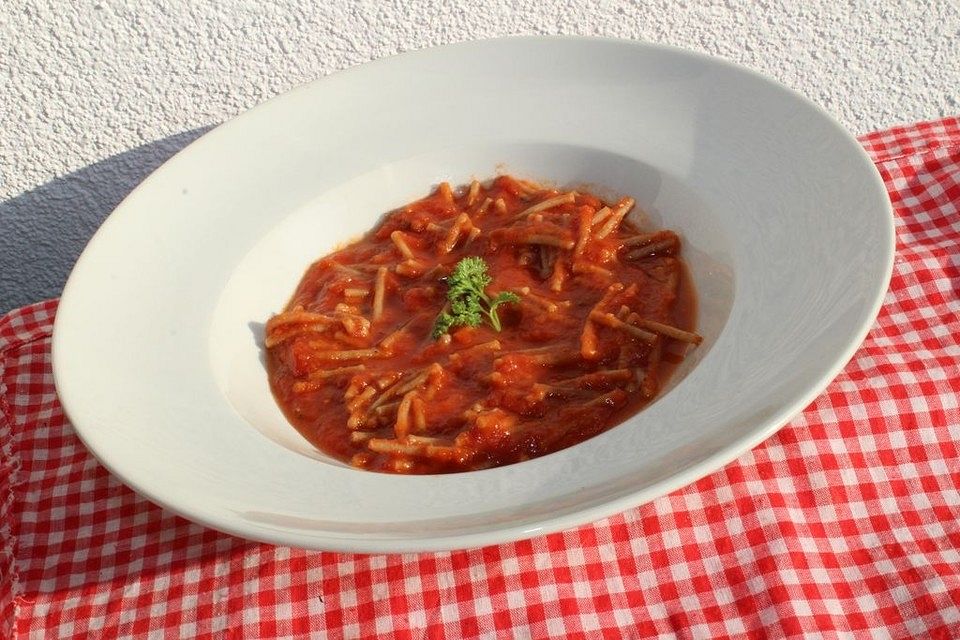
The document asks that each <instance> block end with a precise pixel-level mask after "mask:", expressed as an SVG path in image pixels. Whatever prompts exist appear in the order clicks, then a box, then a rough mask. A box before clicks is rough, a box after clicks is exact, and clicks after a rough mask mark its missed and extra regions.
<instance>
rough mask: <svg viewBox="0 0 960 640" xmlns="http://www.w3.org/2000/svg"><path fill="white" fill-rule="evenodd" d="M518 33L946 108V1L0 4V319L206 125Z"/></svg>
mask: <svg viewBox="0 0 960 640" xmlns="http://www.w3.org/2000/svg"><path fill="white" fill-rule="evenodd" d="M520 33H540V34H556V33H571V34H588V35H605V36H615V37H620V38H634V39H641V40H647V41H652V42H664V43H670V44H674V45H679V46H682V47H688V48H691V49H697V50H700V51H706V52H708V53H711V54H714V55H719V56H723V57H725V58H729V59H731V60H734V61H736V62H739V63H741V64H744V65H746V66H748V67H752V68H754V69H757V70H759V71H761V72H763V73H765V74H767V75H769V76H772V77H773V78H776V79H778V80H780V81H781V82H783V83H785V84H787V85H788V86H791V87H793V88H795V89H798V90H799V91H801V92H802V93H804V94H806V95H807V96H808V97H810V98H811V99H813V100H814V101H815V102H817V103H819V104H820V105H822V106H823V107H825V108H826V109H827V110H828V111H830V112H831V113H833V114H834V115H836V116H837V117H838V118H839V119H840V120H841V121H842V122H843V123H844V124H845V125H846V126H847V127H848V128H850V129H851V130H852V131H853V132H855V133H863V132H866V131H869V130H871V129H876V128H880V127H885V126H888V125H892V124H895V123H900V122H908V121H914V120H920V119H930V118H936V117H938V116H940V115H943V114H947V113H956V112H958V111H960V0H930V2H926V3H924V2H902V3H901V2H889V3H882V2H863V3H861V2H838V1H835V0H834V1H823V2H806V1H804V0H783V1H777V0H759V1H756V2H749V1H739V0H724V1H717V2H689V1H687V2H672V1H670V0H651V1H648V2H640V3H617V2H585V1H581V0H569V1H567V2H559V3H558V2H534V1H532V0H498V1H497V2H488V3H483V5H482V6H479V3H477V2H475V1H473V0H451V1H449V2H442V3H441V2H403V1H400V0H393V1H392V2H382V3H378V2H356V3H346V2H322V1H319V0H292V1H290V2H287V3H283V2H271V1H268V0H265V1H257V0H249V1H240V0H235V1H232V2H230V1H221V2H216V3H215V2H181V1H177V0H140V1H135V0H130V1H128V2H117V1H112V0H101V1H99V2H98V1H95V0H83V1H74V2H67V1H66V0H60V1H58V0H0V203H2V204H0V312H2V311H5V310H8V309H10V308H12V307H15V306H18V305H21V304H25V303H28V302H33V301H36V300H39V299H41V298H46V297H50V296H55V295H57V294H58V293H59V291H60V288H61V287H62V284H63V281H64V280H65V278H66V276H67V274H68V272H69V270H70V267H71V265H72V264H73V261H74V260H75V259H76V256H77V255H78V254H79V252H80V250H81V249H82V247H83V245H84V244H85V243H86V241H87V239H89V237H90V235H91V234H92V233H93V232H94V230H95V229H96V228H97V226H98V225H99V224H100V222H102V220H103V219H104V218H105V217H106V215H107V214H108V213H109V212H110V211H111V210H112V209H113V207H114V206H116V204H117V203H118V202H119V201H120V200H121V199H122V198H123V196H124V195H126V194H127V193H128V192H129V191H130V189H132V188H133V187H134V186H135V185H136V184H137V183H138V182H139V181H140V180H142V179H143V177H144V176H146V175H147V174H148V173H149V172H150V171H152V170H153V169H155V168H156V167H157V166H159V165H160V164H161V163H162V162H163V161H164V160H165V159H167V158H168V157H169V156H170V155H171V154H173V153H174V152H176V151H177V150H179V149H180V148H182V147H183V146H184V145H186V144H187V143H189V142H190V141H192V140H193V139H195V138H196V137H197V136H199V135H200V134H202V133H203V131H205V130H206V129H208V128H209V127H211V126H213V125H215V124H217V123H219V122H222V121H223V120H225V119H227V118H230V117H231V116H233V115H235V114H237V113H240V112H241V111H243V110H245V109H247V108H249V107H251V106H253V105H255V104H257V103H259V102H262V101H263V100H266V99H267V98H270V97H271V96H274V95H276V94H278V93H280V92H282V91H285V90H287V89H289V88H290V87H293V86H295V85H297V84H300V83H302V82H305V81H308V80H312V79H314V78H318V77H320V76H323V75H325V74H328V73H331V72H333V71H336V70H338V69H343V68H345V67H349V66H352V65H356V64H359V63H362V62H366V61H368V60H371V59H374V58H380V57H382V56H387V55H390V54H393V53H397V52H400V51H405V50H408V49H417V48H421V47H427V46H431V45H437V44H442V43H447V42H456V41H459V40H465V39H474V38H485V37H490V36H495V35H504V34H520Z"/></svg>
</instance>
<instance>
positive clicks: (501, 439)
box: [266, 176, 700, 473]
mask: <svg viewBox="0 0 960 640" xmlns="http://www.w3.org/2000/svg"><path fill="white" fill-rule="evenodd" d="M632 205H633V202H632V200H630V199H629V198H624V199H622V200H620V201H619V202H616V203H604V202H603V201H601V200H600V199H599V198H597V197H595V196H594V195H591V194H590V193H585V192H582V191H581V192H566V191H557V190H553V189H547V188H544V187H541V186H539V185H536V184H532V183H529V182H525V181H521V180H517V179H515V178H512V177H510V176H499V177H497V178H496V179H494V180H492V181H491V182H490V183H488V184H486V185H481V184H479V183H477V182H474V183H473V184H471V185H470V186H468V187H463V188H461V189H459V190H457V191H454V190H452V189H451V188H450V187H449V186H448V185H446V184H445V183H444V184H441V185H440V187H439V188H437V189H436V191H435V192H434V193H432V194H430V195H429V196H427V197H426V198H423V199H422V200H419V201H416V202H413V203H411V204H409V205H407V206H404V207H401V208H399V209H397V210H395V211H393V212H391V213H390V214H388V215H387V216H385V218H384V219H383V220H382V221H381V223H380V224H379V225H378V226H377V227H376V228H375V229H373V230H372V231H370V232H369V233H368V234H367V235H365V236H364V237H363V238H362V239H360V240H358V241H357V242H354V243H352V244H350V245H349V246H347V247H345V248H343V249H340V250H338V251H336V252H334V253H331V254H330V255H327V256H325V257H323V258H321V259H320V260H318V261H317V262H315V263H314V264H313V265H311V266H310V268H309V269H308V270H307V272H306V273H305V275H304V276H303V278H302V280H301V282H300V284H299V286H298V287H297V289H296V292H295V293H294V295H293V297H292V299H291V300H290V302H289V304H288V306H287V308H286V309H285V311H283V312H282V313H280V314H278V315H276V316H274V317H273V318H271V319H270V321H269V322H268V323H267V336H266V348H267V368H268V374H269V378H270V384H271V388H272V390H273V393H274V396H275V397H276V400H277V402H278V404H279V406H280V407H281V408H282V409H283V411H284V414H285V415H286V416H287V418H288V419H289V420H290V422H291V423H292V424H293V425H294V426H295V427H296V428H297V430H298V431H299V432H300V433H301V434H302V435H303V436H304V437H305V438H307V439H308V440H309V441H310V442H311V443H313V444H314V445H315V446H316V447H318V448H319V449H320V450H322V451H324V452H325V453H327V454H329V455H331V456H333V457H335V458H337V459H340V460H343V461H347V462H349V463H351V464H353V465H354V466H356V467H358V468H362V469H368V470H373V471H384V472H394V473H446V472H456V471H469V470H476V469H484V468H489V467H494V466H498V465H504V464H511V463H515V462H520V461H522V460H526V459H529V458H533V457H536V456H541V455H544V454H548V453H551V452H554V451H557V450H559V449H563V448H565V447H569V446H571V445H574V444H577V443H579V442H582V441H584V440H586V439H588V438H591V437H593V436H595V435H597V434H599V433H601V432H603V431H605V430H607V429H609V428H611V427H613V426H614V425H616V424H619V423H621V422H623V421H624V420H625V419H626V418H628V417H629V416H631V415H632V414H634V413H636V412H637V411H639V410H640V409H641V408H643V406H644V405H646V404H647V403H649V402H650V401H651V400H652V399H653V398H654V397H655V396H656V394H657V393H658V391H659V389H660V388H661V387H662V385H663V384H664V382H665V381H666V379H667V377H668V376H669V374H670V372H671V371H672V369H673V368H674V366H675V364H676V362H678V361H679V360H680V359H682V356H683V354H684V353H685V352H686V350H687V349H689V348H691V346H694V345H696V344H698V343H699V342H700V337H699V336H697V335H696V334H695V333H693V332H692V330H693V326H694V324H695V316H696V304H695V298H694V293H693V287H692V285H691V282H690V278H689V275H688V273H687V270H686V268H685V266H684V264H683V262H682V260H681V258H680V239H679V237H678V236H677V235H676V234H675V233H673V232H671V231H650V230H641V229H638V228H637V227H636V226H635V225H634V224H633V223H632V222H631V221H630V220H629V219H627V218H626V217H625V215H626V213H627V212H628V211H629V209H630V207H632ZM472 256H476V257H480V258H482V259H483V261H484V262H485V263H486V265H487V269H488V274H489V277H490V278H491V282H490V283H489V285H487V287H486V293H487V294H488V295H489V296H491V297H492V296H494V295H496V294H497V293H498V292H503V291H510V292H513V293H515V294H516V296H518V297H519V302H510V303H504V304H502V305H500V306H499V307H498V308H497V315H498V318H499V320H500V322H501V330H500V331H497V330H495V329H494V327H493V326H492V325H491V323H490V322H489V321H484V322H482V323H481V324H479V325H478V326H454V327H452V328H451V329H449V331H447V332H446V333H444V334H442V335H440V336H435V335H434V333H435V332H434V328H435V324H436V321H437V318H438V316H439V315H440V314H441V313H443V312H444V311H445V310H447V309H448V308H449V307H448V297H447V294H448V279H449V277H450V274H451V273H452V272H453V270H454V268H455V267H456V265H457V264H458V263H459V262H460V261H461V260H462V259H463V258H465V257H472Z"/></svg>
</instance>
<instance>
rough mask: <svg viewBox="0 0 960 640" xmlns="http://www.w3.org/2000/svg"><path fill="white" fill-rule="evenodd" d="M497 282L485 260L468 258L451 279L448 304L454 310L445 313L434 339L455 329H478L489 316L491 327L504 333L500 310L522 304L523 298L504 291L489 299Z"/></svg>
mask: <svg viewBox="0 0 960 640" xmlns="http://www.w3.org/2000/svg"><path fill="white" fill-rule="evenodd" d="M492 281H493V279H492V278H491V277H490V276H489V275H488V274H487V263H486V262H484V260H483V258H478V257H470V258H464V259H463V260H461V261H460V262H458V263H457V266H455V267H454V268H453V273H451V274H450V277H448V278H447V300H449V301H450V310H449V311H447V312H445V313H441V314H440V316H439V317H438V318H437V323H436V324H435V325H434V327H433V337H434V339H436V338H439V337H440V336H442V335H443V334H445V333H447V332H448V331H449V330H450V329H451V328H452V327H459V326H467V327H476V326H478V325H479V324H480V323H481V322H483V317H484V316H486V318H487V321H488V322H489V323H490V326H491V327H493V328H494V329H495V330H496V331H500V317H499V316H498V315H497V307H499V306H500V305H501V304H503V303H505V302H520V296H518V295H517V294H515V293H513V292H511V291H501V292H500V293H498V294H497V295H495V296H494V297H493V298H491V297H490V296H488V295H487V293H486V291H484V290H485V289H486V288H487V285H488V284H490V283H491V282H492Z"/></svg>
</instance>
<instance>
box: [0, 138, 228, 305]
mask: <svg viewBox="0 0 960 640" xmlns="http://www.w3.org/2000/svg"><path fill="white" fill-rule="evenodd" d="M212 128H213V127H212V126H207V127H200V128H197V129H192V130H190V131H184V132H182V133H178V134H176V135H173V136H170V137H168V138H163V139H161V140H156V141H154V142H150V143H148V144H145V145H143V146H140V147H137V148H135V149H130V150H129V151H124V152H123V153H119V154H117V155H115V156H112V157H110V158H107V159H105V160H101V161H100V162H95V163H94V164H91V165H89V166H86V167H84V168H83V169H79V170H78V171H74V172H73V173H70V174H67V175H65V176H61V177H59V178H55V179H53V180H51V181H50V182H48V183H46V184H44V185H41V186H39V187H37V188H35V189H31V190H30V191H27V192H25V193H22V194H21V195H19V196H16V197H13V198H10V199H9V200H5V201H4V202H0V229H2V230H3V232H2V233H0V314H2V313H6V312H7V311H10V310H11V309H14V308H16V307H19V306H22V305H25V304H29V303H31V302H37V301H40V300H44V299H46V298H54V297H56V296H59V295H60V291H61V290H62V289H63V284H64V282H66V279H67V276H68V275H69V273H70V269H71V268H73V264H74V262H76V260H77V257H78V256H79V255H80V252H81V251H82V250H83V248H84V247H85V246H86V244H87V242H88V241H89V240H90V237H91V236H93V233H94V232H95V231H96V230H97V228H99V227H100V225H101V224H102V223H103V221H104V220H105V219H106V217H107V216H108V215H109V214H110V212H112V211H113V210H114V209H115V208H116V206H117V205H118V204H120V201H121V200H123V199H124V198H125V197H126V196H127V194H129V193H130V192H131V191H132V190H133V188H134V187H136V186H137V185H138V184H140V183H141V182H142V181H143V179H144V178H146V177H147V176H148V175H149V174H150V173H152V172H153V171H154V170H155V169H156V168H157V167H159V166H160V165H161V164H163V163H164V162H166V161H167V160H168V159H169V158H170V157H171V156H172V155H173V154H175V153H176V152H178V151H180V150H181V149H183V148H184V147H185V146H187V145H188V144H190V143H191V142H193V141H194V140H196V139H197V138H199V137H200V136H202V135H203V134H204V133H206V132H207V131H209V130H210V129H212Z"/></svg>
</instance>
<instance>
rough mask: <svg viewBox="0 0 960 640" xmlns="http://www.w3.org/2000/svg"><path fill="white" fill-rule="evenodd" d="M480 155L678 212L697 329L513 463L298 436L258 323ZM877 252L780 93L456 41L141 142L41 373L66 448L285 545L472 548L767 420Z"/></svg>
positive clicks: (870, 187) (80, 268) (644, 55)
mask: <svg viewBox="0 0 960 640" xmlns="http://www.w3.org/2000/svg"><path fill="white" fill-rule="evenodd" d="M503 169H506V170H508V171H511V172H513V173H516V174H520V175H524V176H529V177H535V178H546V179H550V180H553V181H556V182H560V183H564V182H569V183H583V182H588V183H595V184H599V185H602V186H603V187H605V188H606V189H607V190H609V191H610V192H611V193H623V194H630V195H633V196H634V197H636V198H637V201H638V203H639V207H640V209H643V210H644V211H645V212H646V213H647V215H648V217H649V219H650V221H651V222H652V223H654V224H656V225H662V226H668V227H670V228H672V229H677V230H679V231H680V232H681V234H682V235H683V236H684V239H685V242H686V244H685V247H686V249H685V251H686V256H687V259H688V262H689V263H690V265H691V269H692V271H693V276H694V280H695V282H696V284H697V287H698V289H699V295H700V301H701V314H700V331H701V333H702V334H703V335H704V337H705V342H704V344H703V345H702V346H701V347H700V348H698V349H697V350H696V351H694V352H693V355H692V356H691V357H690V358H689V359H688V362H687V363H686V365H685V366H684V368H683V370H682V371H681V372H680V374H679V375H678V376H676V378H675V379H674V385H673V387H672V388H671V389H670V390H669V391H668V392H667V393H666V394H665V395H664V396H662V397H661V398H660V399H659V400H658V401H657V402H656V403H654V404H653V405H652V406H650V407H649V408H648V409H646V410H645V411H643V412H641V413H640V414H638V415H637V416H635V417H634V418H631V419H630V420H628V421H627V422H626V423H624V424H622V425H620V426H618V427H616V428H614V429H612V430H610V431H608V432H606V433H604V434H602V435H600V436H598V437H596V438H593V439H592V440H589V441H587V442H585V443H583V444H580V445H578V446H575V447H571V448H569V449H566V450H564V451H561V452H559V453H555V454H553V455H549V456H546V457H543V458H539V459H536V460H531V461H528V462H524V463H521V464H517V465H512V466H508V467H503V468H499V469H492V470H487V471H479V472H471V473H463V474H453V475H445V476H418V477H398V476H391V475H385V474H377V473H369V472H363V471H357V470H354V469H351V468H349V467H347V466H345V465H343V464H341V463H339V462H336V461H333V460H331V459H329V458H326V457H325V456H324V455H322V454H321V453H319V452H317V451H315V450H312V449H311V447H310V446H309V445H308V444H307V443H306V442H305V441H304V440H303V439H302V438H300V436H299V435H298V434H297V433H296V432H295V431H294V430H293V428H292V427H290V426H289V425H288V424H287V423H286V421H285V420H284V419H283V417H282V415H281V414H280V412H279V411H278V410H277V408H276V405H275V404H274V402H273V399H272V398H271V396H270V393H269V390H268V386H267V381H266V376H265V373H264V370H263V367H262V365H261V362H260V352H259V348H258V344H257V340H258V339H259V336H260V331H261V329H262V323H263V322H264V321H265V320H266V319H267V318H268V317H269V316H270V314H271V313H273V312H276V311H278V310H279V309H280V308H281V307H282V306H283V304H284V303H285V301H286V300H287V298H288V296H289V295H290V294H291V293H292V291H293V289H294V287H295V286H296V284H297V282H298V280H299V277H300V275H301V274H302V273H303V271H304V269H305V268H306V266H307V265H308V264H309V263H310V262H311V261H312V260H313V259H315V258H316V257H318V256H320V255H322V254H324V253H326V252H327V251H329V250H330V249H331V248H333V247H334V246H335V245H337V244H338V243H341V242H343V241H344V240H347V239H350V238H353V237H355V236H357V235H358V234H360V233H361V232H363V231H364V230H366V229H368V228H369V227H370V226H371V225H373V223H374V222H375V221H376V220H377V219H378V217H379V216H380V215H381V214H382V213H383V212H384V211H386V210H388V209H390V208H391V207H394V206H397V205H399V204H402V203H405V202H407V201H409V200H411V199H413V198H415V197H417V196H418V195H420V194H422V193H424V191H425V190H426V189H427V188H429V187H430V186H431V185H433V184H435V183H437V182H438V181H440V180H449V181H450V182H452V183H463V182H465V181H467V180H469V179H470V178H471V177H472V176H478V177H485V176H490V175H492V174H494V173H495V172H496V171H498V170H503ZM892 261H893V223H892V215H891V211H890V205H889V201H888V200H887V195H886V192H885V190H884V188H883V184H882V182H881V181H880V179H879V176H878V175H877V173H876V171H875V169H874V167H873V165H872V164H871V163H870V160H869V159H868V158H867V156H866V154H865V153H864V152H863V151H862V150H861V148H860V146H859V145H858V144H857V142H856V140H855V139H854V138H852V137H851V136H850V135H848V134H847V133H846V132H845V131H844V130H843V129H842V128H841V127H840V126H839V125H838V124H837V123H836V122H835V121H834V120H833V119H831V118H830V117H829V116H828V115H827V114H825V113H824V112H823V111H821V110H820V109H818V108H817V107H815V106H814V105H813V104H811V103H810V102H808V101H807V100H805V99H804V98H802V97H801V96H799V95H797V94H796V93H793V92H791V91H789V90H787V89H785V88H784V87H782V86H780V85H778V84H776V83H774V82H771V81H770V80H767V79H765V78H763V77H761V76H759V75H757V74H755V73H752V72H750V71H747V70H744V69H742V68H739V67H737V66H734V65H732V64H729V63H726V62H723V61H720V60H716V59H712V58H708V57H705V56H702V55H698V54H695V53H690V52H686V51H681V50H677V49H672V48H666V47H661V46H652V45H644V44H637V43H631V42H622V41H611V40H593V39H577V38H516V39H502V40H488V41H482V42H470V43H464V44H459V45H455V46H448V47H441V48H437V49H431V50H426V51H419V52H416V53H410V54H405V55H402V56H397V57H394V58H390V59H388V60H383V61H379V62H376V63H372V64H368V65H364V66H362V67H359V68H357V69H353V70H351V71H348V72H344V73H338V74H336V75H334V76H331V77H329V78H326V79H323V80H321V81H317V82H314V83H312V84H309V85H306V86H303V87H301V88H299V89H297V90H295V91H291V92H290V93H287V94H285V95H283V96H280V97H279V98H276V99H274V100H271V101H270V102H268V103H266V104H264V105H262V106H260V107H257V108H256V109H253V110H252V111H250V112H249V113H246V114H244V115H242V116H240V117H238V118H236V119H235V120H233V121H231V122H229V123H227V124H225V125H223V126H221V127H218V128H217V129H215V130H214V131H212V132H210V133H208V134H207V135H205V136H204V137H203V138H201V139H200V140H198V141H197V142H195V143H194V144H192V145H191V146H190V147H189V148H188V149H186V150H185V151H184V152H182V153H180V154H178V155H177V156H176V157H174V158H173V159H172V160H170V161H169V162H167V163H166V164H165V165H164V166H163V167H161V168H160V169H159V170H158V171H156V172H155V173H154V174H153V175H151V176H150V177H149V178H148V179H147V180H146V181H144V183H143V184H142V185H140V187H138V188H137V189H136V190H135V191H134V192H133V193H132V194H131V195H130V196H129V197H128V198H127V199H126V200H125V201H124V202H123V203H122V204H121V205H120V206H119V207H118V208H117V210H116V211H115V212H114V213H113V215H111V216H110V218H109V219H108V220H107V222H106V223H104V225H103V227H102V228H101V229H100V230H99V231H98V232H97V234H96V236H95V237H94V239H93V240H92V241H91V242H90V244H89V246H88V247H87V249H86V250H85V251H84V253H83V255H82V256H81V258H80V260H79V262H78V263H77V266H76V268H75V269H74V271H73V274H72V275H71V277H70V280H69V282H68V283H67V286H66V289H65V291H64V294H63V298H62V300H61V303H60V310H59V313H58V315H57V322H56V330H55V332H54V341H53V342H54V345H53V348H54V373H55V377H56V383H57V389H58V391H59V393H60V398H61V400H62V401H63V404H64V406H65V408H66V410H67V413H68V414H69V416H70V418H71V420H72V421H73V424H74V425H75V427H76V429H77V431H78V433H79V434H80V436H81V438H82V439H83V441H84V442H85V443H86V445H87V446H88V447H89V448H90V450H91V451H92V452H93V453H94V454H95V455H96V456H97V457H98V458H99V459H100V460H101V461H102V462H103V463H104V464H105V465H106V466H107V467H108V468H109V469H110V470H111V471H112V472H113V473H115V474H116V475H117V476H119V477H120V478H121V479H122V480H123V481H124V482H126V483H127V484H129V485H130V486H131V487H133V488H134V489H135V490H137V491H139V492H140V493H142V494H144V495H145V496H147V497H148V498H150V499H151V500H153V501H155V502H157V503H159V504H161V505H163V506H165V507H167V508H169V509H171V510H173V511H175V512H177V513H179V514H182V515H184V516H186V517H187V518H190V519H192V520H195V521H197V522H201V523H203V524H206V525H209V526H211V527H214V528H217V529H220V530H223V531H228V532H230V533H233V534H237V535H240V536H244V537H248V538H254V539H258V540H265V541H269V542H274V543H282V544H288V545H295V546H300V547H309V548H320V549H337V550H348V551H411V550H439V549H448V548H459V547H471V546H478V545H484V544H490V543H495V542H500V541H505V540H510V539H516V538H521V537H527V536H531V535H534V534H538V533H543V532H547V531H553V530H557V529H562V528H566V527H572V526H574V525H578V524H581V523H584V522H588V521H590V520H594V519H597V518H600V517H602V516H606V515H608V514H612V513H615V512H617V511H619V510H622V509H626V508H628V507H631V506H634V505H637V504H640V503H642V502H645V501H648V500H650V499H652V498H654V497H656V496H659V495H662V494H664V493H667V492H669V491H671V490H673V489H676V488H678V487H680V486H682V485H685V484H687V483H689V482H691V481H693V480H696V479H697V478H699V477H701V476H703V475H704V474H706V473H709V472H710V471H713V470H715V469H717V468H718V467H720V466H722V465H723V464H725V463H726V462H728V461H730V460H732V459H733V458H735V457H736V456H737V455H738V454H740V453H742V452H744V451H745V450H747V449H748V448H750V447H752V446H754V445H756V444H757V443H759V442H760V441H762V440H763V439H764V438H767V437H768V436H770V435H771V434H772V433H773V432H774V431H775V430H776V429H777V428H778V427H780V426H781V425H782V424H784V423H785V422H786V421H787V420H788V419H789V418H790V417H791V416H793V415H795V414H796V413H797V412H799V411H800V410H801V409H802V408H803V407H804V406H805V405H806V404H807V403H808V402H810V401H811V400H812V399H813V398H814V397H815V396H816V395H817V394H818V393H819V392H820V391H821V390H822V389H823V388H824V386H825V385H826V384H827V383H828V382H829V381H830V379H831V378H833V376H834V375H836V373H837V372H838V371H839V370H840V368H841V367H842V366H843V365H844V363H846V361H847V360H848V359H849V358H850V356H851V355H852V354H853V351H854V349H855V348H856V347H857V345H858V344H859V343H860V341H861V340H862V339H863V337H864V335H865V333H866V331H867V329H868V328H869V326H870V324H871V322H872V321H873V319H874V318H875V316H876V313H877V310H878V308H879V305H880V301H881V298H882V296H883V294H884V291H885V290H886V287H887V283H888V281H889V277H890V271H891V267H892Z"/></svg>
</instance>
